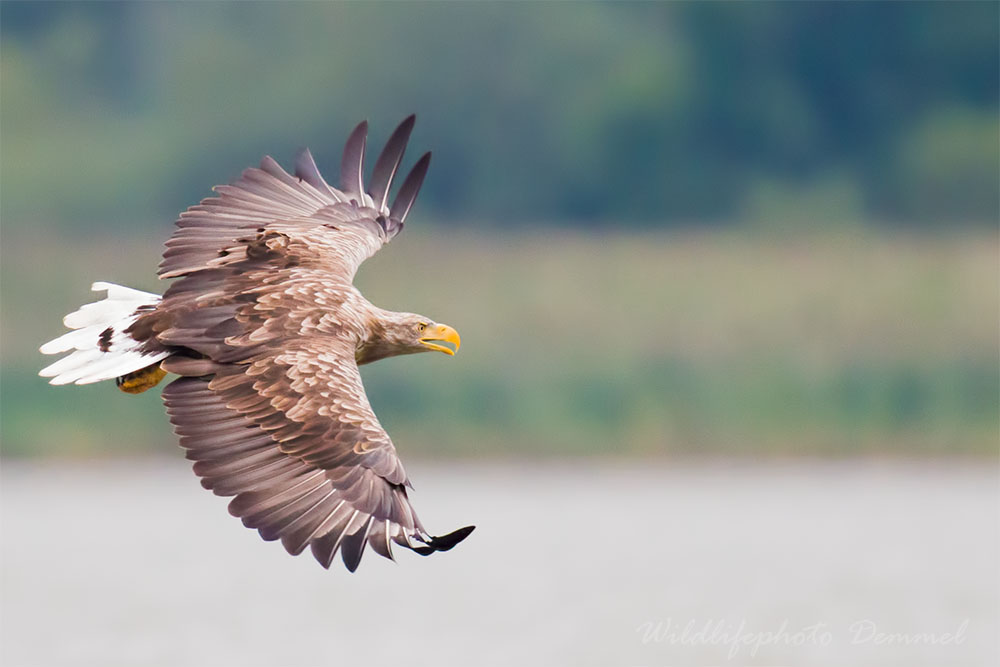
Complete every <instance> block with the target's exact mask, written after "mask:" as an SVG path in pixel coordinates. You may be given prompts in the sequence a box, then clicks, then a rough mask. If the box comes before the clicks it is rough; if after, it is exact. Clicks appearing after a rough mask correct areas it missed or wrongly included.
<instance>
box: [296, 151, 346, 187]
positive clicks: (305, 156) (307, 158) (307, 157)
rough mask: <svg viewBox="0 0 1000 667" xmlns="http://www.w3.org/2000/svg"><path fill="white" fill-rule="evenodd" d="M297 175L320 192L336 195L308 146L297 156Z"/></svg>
mask: <svg viewBox="0 0 1000 667" xmlns="http://www.w3.org/2000/svg"><path fill="white" fill-rule="evenodd" d="M295 175H296V176H297V177H298V178H301V179H302V180H303V181H305V182H306V183H308V184H309V185H311V186H313V187H314V188H316V189H317V190H319V191H320V192H322V193H324V194H327V195H330V196H334V193H333V192H331V190H332V188H330V185H329V184H328V183H327V182H326V180H325V179H324V178H323V175H322V174H321V173H319V167H317V166H316V160H314V159H313V156H312V153H311V152H310V151H309V149H308V148H303V149H302V150H301V151H299V154H298V155H296V156H295ZM338 199H339V198H338Z"/></svg>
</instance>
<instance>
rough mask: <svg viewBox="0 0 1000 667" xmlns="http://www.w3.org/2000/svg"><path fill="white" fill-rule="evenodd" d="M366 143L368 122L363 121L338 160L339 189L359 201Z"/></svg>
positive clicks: (352, 133) (362, 188)
mask: <svg viewBox="0 0 1000 667" xmlns="http://www.w3.org/2000/svg"><path fill="white" fill-rule="evenodd" d="M367 142H368V121H367V120H363V121H361V122H360V123H358V126H357V127H356V128H354V131H353V132H351V136H349V137H348V138H347V143H346V144H345V145H344V156H343V157H342V158H341V160H340V189H341V190H343V191H344V192H346V193H348V194H353V195H357V196H358V198H359V199H360V197H361V193H362V192H364V189H365V188H364V163H365V144H366V143H367Z"/></svg>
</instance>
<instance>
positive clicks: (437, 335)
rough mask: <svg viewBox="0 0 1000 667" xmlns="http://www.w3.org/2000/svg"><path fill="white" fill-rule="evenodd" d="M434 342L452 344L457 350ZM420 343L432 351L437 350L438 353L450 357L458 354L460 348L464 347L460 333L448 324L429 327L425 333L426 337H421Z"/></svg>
mask: <svg viewBox="0 0 1000 667" xmlns="http://www.w3.org/2000/svg"><path fill="white" fill-rule="evenodd" d="M434 341H441V342H443V343H451V344H452V345H454V346H455V349H454V350H453V349H451V348H450V347H445V346H444V345H438V344H437V343H436V342H434ZM420 342H421V343H423V344H424V345H426V346H427V347H429V348H430V349H432V350H437V351H438V352H444V353H445V354H450V355H454V354H455V353H456V352H458V348H460V347H461V346H462V338H461V337H460V336H459V335H458V332H457V331H455V330H454V329H452V328H451V327H450V326H448V325H447V324H435V325H434V326H432V327H428V328H427V329H426V330H425V331H424V335H423V336H421V337H420Z"/></svg>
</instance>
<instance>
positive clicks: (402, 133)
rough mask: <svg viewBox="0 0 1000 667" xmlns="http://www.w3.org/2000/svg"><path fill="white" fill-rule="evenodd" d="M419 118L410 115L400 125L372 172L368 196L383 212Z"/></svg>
mask: <svg viewBox="0 0 1000 667" xmlns="http://www.w3.org/2000/svg"><path fill="white" fill-rule="evenodd" d="M416 120H417V116H416V115H415V114H410V115H409V116H407V117H406V119H405V120H403V122H402V123H400V124H399V127H397V128H396V129H395V130H393V132H392V135H391V136H390V137H389V141H387V142H386V144H385V148H383V149H382V152H381V153H379V156H378V159H377V160H376V161H375V169H374V170H373V171H372V180H371V182H370V183H369V184H368V194H370V195H371V196H372V198H373V199H374V200H375V208H376V210H378V211H381V210H382V208H383V207H384V206H385V204H386V201H387V200H388V199H389V189H390V188H391V187H392V179H393V178H394V177H395V176H396V172H397V171H398V170H399V165H400V163H401V162H402V161H403V154H404V153H405V152H406V144H407V142H409V140H410V133H411V132H413V124H414V122H416Z"/></svg>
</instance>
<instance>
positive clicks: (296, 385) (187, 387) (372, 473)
mask: <svg viewBox="0 0 1000 667" xmlns="http://www.w3.org/2000/svg"><path fill="white" fill-rule="evenodd" d="M163 398H164V401H165V402H166V404H167V412H168V414H169V415H170V420H171V422H172V423H173V424H174V428H175V431H176V432H177V434H178V435H179V436H180V443H181V446H182V447H184V448H185V449H187V450H188V454H187V456H188V458H189V459H191V460H193V461H195V464H194V471H195V473H196V474H197V475H198V476H199V477H201V478H202V484H203V485H204V486H205V488H208V489H211V490H212V491H213V492H215V493H216V494H218V495H222V496H236V497H235V498H234V499H233V500H232V502H230V504H229V511H230V513H232V514H233V515H234V516H237V517H240V518H241V519H243V523H244V525H246V526H247V527H249V528H255V529H257V530H258V531H259V532H260V535H261V537H263V538H264V539H265V540H276V539H280V540H281V542H282V544H283V545H284V547H285V548H286V549H287V550H288V552H289V553H291V554H299V553H301V552H302V551H303V550H304V549H305V548H306V547H307V546H309V547H311V549H312V552H313V555H315V557H316V559H317V560H318V561H319V562H320V563H321V564H322V565H323V566H324V567H330V563H331V562H332V561H333V558H334V556H335V554H336V552H337V550H338V548H339V549H340V551H341V555H342V557H343V560H344V563H345V564H346V565H347V568H348V569H350V570H351V571H354V569H355V568H357V566H358V563H359V562H360V560H361V556H362V553H363V551H364V548H365V543H366V542H367V543H368V544H370V545H371V547H372V549H374V550H375V552H376V553H378V554H380V555H382V556H385V557H386V558H392V551H391V545H390V542H391V541H395V542H396V543H397V544H400V545H403V546H406V547H408V548H411V549H413V550H414V551H417V552H418V553H421V554H424V555H426V554H429V553H432V552H434V551H444V550H447V549H450V548H451V547H452V546H454V545H455V544H457V543H458V542H459V541H461V540H462V539H464V538H465V536H466V535H468V533H469V532H471V528H463V529H461V530H459V531H456V532H454V533H452V534H450V535H446V536H444V537H439V538H435V537H431V536H430V535H428V534H427V532H426V531H425V530H424V529H423V526H421V524H420V520H419V519H418V518H417V516H416V514H415V513H414V511H413V508H412V506H411V505H410V501H409V499H408V498H407V494H406V485H407V483H408V482H407V479H406V473H405V472H404V470H403V467H402V465H401V464H400V462H399V458H398V457H397V456H396V450H395V448H394V447H393V445H392V442H391V441H390V440H389V437H388V435H387V434H386V433H385V431H384V430H383V429H382V427H381V426H380V425H379V423H378V420H377V419H376V418H375V415H374V413H373V412H372V410H371V407H370V406H369V404H368V399H367V398H366V396H365V393H364V389H363V388H362V385H361V378H360V376H359V374H358V369H357V366H355V365H354V363H353V359H352V358H349V357H346V355H345V354H343V351H338V350H336V349H333V347H332V346H331V348H328V349H326V350H323V349H322V348H321V347H320V346H319V345H318V344H317V341H309V342H308V343H306V342H304V343H303V344H302V345H300V346H298V347H296V348H286V349H284V350H282V351H281V352H280V353H278V354H277V355H275V356H273V357H271V356H270V355H268V354H266V353H264V354H261V355H260V356H259V358H258V359H257V360H256V361H254V362H252V363H251V364H249V365H248V366H242V365H226V366H224V367H222V368H220V369H219V372H218V373H217V374H216V375H215V376H214V378H212V379H208V378H206V377H183V378H180V379H178V380H175V381H174V382H172V383H171V384H170V385H168V386H167V388H166V389H164V391H163Z"/></svg>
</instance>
